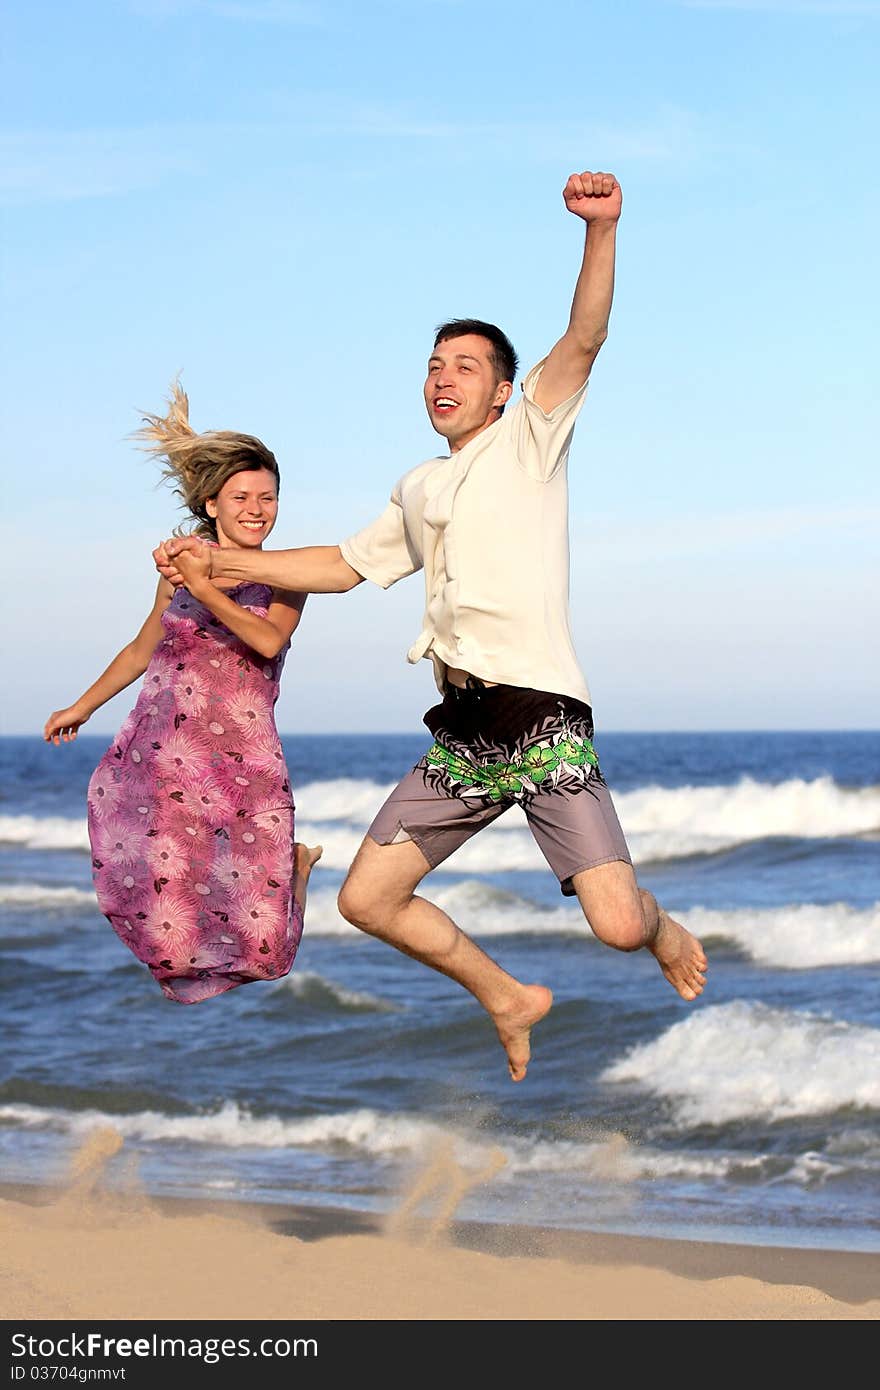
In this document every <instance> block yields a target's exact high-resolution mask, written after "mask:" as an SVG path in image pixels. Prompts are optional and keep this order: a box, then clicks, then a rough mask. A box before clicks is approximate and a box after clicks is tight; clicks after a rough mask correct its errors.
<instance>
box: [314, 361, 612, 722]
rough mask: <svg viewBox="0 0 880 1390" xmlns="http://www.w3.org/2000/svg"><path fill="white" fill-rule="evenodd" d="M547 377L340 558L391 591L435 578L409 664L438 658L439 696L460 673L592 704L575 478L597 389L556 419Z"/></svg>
mask: <svg viewBox="0 0 880 1390" xmlns="http://www.w3.org/2000/svg"><path fill="white" fill-rule="evenodd" d="M543 365H544V363H543V362H539V363H538V365H537V366H536V367H533V368H532V370H531V371H530V372H529V374H528V376H527V377H526V379H525V381H524V382H523V388H522V396H521V398H520V399H519V401H518V402H517V403H516V405H514V406H508V407H507V410H506V411H505V412H504V414H503V415H502V417H501V419H500V420H497V421H496V422H495V423H494V424H493V425H490V426H489V427H488V429H485V430H483V431H482V432H481V433H480V434H478V435H476V436H475V438H474V439H472V440H471V441H470V442H469V443H468V444H466V445H465V446H464V448H463V449H460V450H459V451H458V452H457V453H454V454H451V455H449V456H448V457H442V458H433V459H429V460H428V461H427V462H426V463H422V464H419V465H418V467H416V468H413V469H412V470H411V471H410V472H409V473H406V474H405V475H404V476H403V477H402V478H401V479H400V481H399V483H398V484H397V485H396V487H395V488H394V491H393V492H392V494H391V500H390V502H389V503H388V506H387V507H386V508H385V511H384V512H383V513H382V515H381V516H380V517H378V518H377V519H376V520H375V521H374V522H373V523H372V524H371V525H369V526H367V527H365V528H364V530H362V531H358V533H357V534H356V535H354V536H350V537H349V538H348V539H347V540H344V541H342V543H341V545H340V549H341V551H342V554H343V556H344V557H345V559H346V560H347V562H348V564H350V565H351V567H352V569H354V570H357V572H358V574H361V575H363V576H364V578H365V579H369V580H371V581H372V582H373V583H374V584H378V585H380V586H381V587H382V588H383V589H387V588H390V586H391V585H392V584H395V583H396V582H397V580H398V579H403V578H405V576H406V575H408V574H414V573H415V571H416V570H417V569H422V568H423V569H424V571H425V615H424V620H423V625H422V631H421V633H420V634H419V636H418V637H417V639H416V641H415V642H414V643H413V645H412V647H411V648H410V650H409V652H408V653H407V659H408V660H409V661H411V662H416V661H418V660H419V659H420V658H421V657H430V658H431V659H432V660H433V663H434V673H435V677H436V681H437V685H438V688H439V689H440V690H442V689H443V686H444V678H445V672H446V667H447V666H454V667H459V668H460V669H462V670H465V671H469V672H470V673H471V674H472V675H474V676H480V677H482V678H483V679H484V680H487V681H494V682H497V683H499V684H504V685H517V686H522V687H524V688H527V689H533V690H548V691H551V692H552V693H554V694H559V695H572V696H574V697H575V699H578V700H583V701H584V702H585V703H586V704H589V703H590V693H589V690H588V689H587V683H586V680H585V679H584V676H583V673H582V671H581V669H580V665H579V664H578V659H577V656H576V655H575V650H574V644H573V642H572V636H571V626H570V621H569V611H568V585H569V549H568V477H567V467H566V465H567V462H568V451H569V446H570V444H571V436H572V431H573V429H574V423H575V420H576V418H577V414H578V411H579V410H580V408H581V405H582V404H583V401H584V397H585V395H586V390H587V386H586V382H585V383H584V385H583V386H582V387H581V388H580V390H579V391H577V392H576V393H575V395H573V396H571V397H570V398H569V399H568V400H567V401H563V402H562V403H561V404H560V405H557V406H555V407H554V408H553V410H551V411H550V412H549V413H545V412H544V411H543V410H542V409H541V407H540V406H539V405H537V404H536V403H535V399H534V392H535V386H536V384H537V381H538V378H539V377H540V374H541V370H542V368H543Z"/></svg>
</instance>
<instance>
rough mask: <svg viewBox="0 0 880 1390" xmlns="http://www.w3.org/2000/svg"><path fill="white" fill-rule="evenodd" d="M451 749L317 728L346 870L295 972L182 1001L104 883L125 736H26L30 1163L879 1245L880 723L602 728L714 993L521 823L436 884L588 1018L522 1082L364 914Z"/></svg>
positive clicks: (338, 860)
mask: <svg viewBox="0 0 880 1390" xmlns="http://www.w3.org/2000/svg"><path fill="white" fill-rule="evenodd" d="M429 742H430V740H429V737H428V735H427V733H425V734H424V735H420V734H418V733H416V734H388V735H385V734H348V735H338V736H337V735H330V734H328V735H321V736H313V735H309V736H306V735H299V734H292V735H285V736H284V737H283V743H284V748H285V753H286V755H287V759H288V764H289V767H290V770H291V774H292V777H293V781H294V786H295V793H296V803H297V838H299V839H302V840H305V841H307V842H309V843H316V842H320V843H322V844H323V846H324V855H323V859H322V860H321V862H320V864H319V866H318V867H317V869H316V870H315V872H314V874H313V876H312V880H311V885H310V889H309V897H308V904H307V910H306V925H305V931H304V935H303V940H302V945H301V947H300V952H299V955H298V957H297V960H296V962H295V964H294V967H293V969H292V971H291V972H290V974H289V975H288V976H286V977H285V978H284V979H281V980H277V981H274V982H260V983H254V984H250V985H247V986H244V987H242V988H239V989H236V990H232V991H230V992H229V993H227V994H224V995H221V996H219V997H217V998H215V999H211V1000H208V1001H206V1002H204V1003H200V1004H196V1005H191V1006H184V1005H179V1004H175V1003H172V1002H170V1001H168V1000H166V999H165V998H164V996H163V995H162V994H161V992H160V990H159V988H158V987H157V985H156V984H155V983H154V982H153V981H152V979H151V977H150V976H149V973H148V972H147V970H146V969H145V967H143V966H142V965H140V964H139V963H138V962H137V961H136V960H135V959H134V957H133V956H131V955H130V954H129V953H128V952H127V950H126V949H125V947H124V946H123V945H122V944H121V943H120V942H119V941H118V940H117V938H116V936H115V935H114V934H113V932H112V930H111V929H110V926H109V925H108V924H107V922H106V921H105V920H104V918H103V917H102V916H101V914H100V913H99V911H98V908H97V904H96V901H95V897H94V893H93V891H92V886H91V878H90V864H89V853H88V839H87V834H86V819H85V794H86V786H87V782H88V779H89V776H90V773H91V771H92V769H93V767H94V766H95V764H96V763H97V762H98V760H99V758H100V756H101V755H102V753H103V752H104V750H105V748H106V746H107V744H108V743H109V739H108V738H105V737H97V736H87V735H85V734H83V735H81V736H80V737H79V739H78V740H77V741H76V742H75V743H72V744H69V745H62V746H60V747H57V748H56V747H54V746H51V745H46V744H44V743H43V742H42V741H41V739H40V737H39V736H34V737H31V738H27V737H6V738H3V739H0V770H2V776H0V802H2V804H0V951H2V968H0V1011H2V1020H3V1022H2V1029H3V1038H4V1044H5V1045H4V1047H3V1057H2V1063H0V1068H2V1070H0V1078H2V1082H0V1163H2V1174H3V1180H4V1181H5V1182H8V1183H16V1184H21V1183H24V1184H38V1185H43V1184H49V1185H55V1184H58V1183H64V1182H65V1180H66V1177H67V1175H69V1174H70V1173H71V1172H72V1171H73V1166H74V1165H75V1163H76V1160H77V1154H79V1153H81V1152H82V1151H83V1149H84V1147H87V1146H88V1144H89V1143H90V1141H91V1142H93V1141H94V1135H95V1131H102V1132H106V1131H113V1132H115V1135H116V1136H118V1140H119V1141H121V1144H120V1147H119V1149H118V1152H117V1153H116V1155H115V1157H113V1158H111V1159H110V1160H109V1161H108V1163H107V1167H106V1170H105V1173H104V1181H105V1182H106V1183H108V1184H110V1185H111V1186H112V1185H113V1184H120V1185H124V1184H126V1183H127V1184H130V1183H131V1182H132V1181H133V1180H135V1179H133V1174H134V1175H135V1178H136V1181H137V1183H138V1184H140V1187H141V1189H142V1190H144V1191H146V1192H147V1193H148V1194H152V1195H154V1196H155V1197H157V1198H163V1197H177V1198H183V1199H184V1200H186V1199H189V1200H193V1201H196V1200H198V1201H199V1202H200V1203H202V1202H204V1201H205V1200H209V1201H213V1202H215V1203H216V1204H217V1206H218V1208H222V1204H223V1203H224V1202H230V1201H236V1202H247V1203H275V1204H282V1205H295V1206H299V1207H303V1206H304V1207H309V1208H312V1207H320V1208H333V1209H336V1210H340V1209H342V1210H344V1211H349V1212H357V1213H369V1214H373V1215H380V1216H383V1217H385V1216H387V1217H389V1218H393V1217H394V1216H395V1214H399V1213H401V1212H410V1213H416V1214H423V1215H424V1216H425V1217H427V1218H429V1219H437V1214H438V1213H440V1214H442V1215H443V1216H444V1218H450V1217H452V1216H454V1217H455V1218H456V1219H458V1220H462V1221H465V1220H466V1221H479V1222H488V1223H503V1224H504V1225H507V1226H522V1227H524V1228H525V1227H536V1226H537V1227H550V1228H559V1229H563V1230H567V1231H571V1230H576V1231H589V1232H600V1233H601V1232H618V1233H625V1234H641V1235H660V1236H666V1237H673V1238H682V1239H703V1240H713V1241H729V1242H738V1243H741V1242H745V1243H756V1244H764V1245H767V1244H769V1245H779V1246H796V1247H802V1248H805V1247H806V1248H829V1249H837V1250H861V1251H878V1250H880V1201H878V1195H880V1002H878V986H880V732H864V733H860V732H840V733H833V732H832V733H818V732H817V733H810V732H792V733H782V732H774V733H755V732H736V731H729V732H719V733H665V734H664V733H650V734H648V733H618V732H615V733H607V734H604V735H603V734H602V732H601V730H600V731H599V732H598V733H597V737H596V747H597V750H598V753H599V757H600V760H601V763H602V768H603V772H604V774H605V777H606V780H607V781H608V783H609V785H610V787H611V789H612V792H613V795H614V799H615V804H616V806H617V809H618V814H619V816H620V819H621V822H622V825H623V828H624V830H625V832H626V835H627V838H628V841H629V844H630V846H631V849H632V852H633V858H634V861H635V863H636V868H637V874H638V877H639V881H640V882H641V883H642V884H643V885H644V886H645V887H647V888H650V889H651V890H652V891H653V892H654V893H655V894H656V895H657V897H658V899H659V900H660V902H661V903H662V904H663V905H664V906H665V907H666V908H667V910H669V911H670V912H671V913H672V914H673V915H674V916H677V917H678V918H679V920H681V921H682V922H684V923H685V924H686V925H687V927H689V928H690V930H691V931H693V932H695V933H696V934H697V935H698V936H699V937H700V939H701V940H702V942H703V943H704V945H705V947H706V950H707V953H708V956H709V961H710V965H709V972H708V984H707V988H706V990H705V992H704V993H703V995H702V996H701V997H700V999H699V1000H697V1001H696V1002H694V1003H690V1004H689V1003H685V1002H684V1001H683V1000H681V999H680V998H679V997H678V995H677V994H676V993H675V991H674V990H673V989H672V988H671V987H670V986H669V985H668V984H667V982H666V981H665V980H664V979H663V977H662V975H661V973H660V971H659V969H658V967H657V965H656V963H655V962H654V960H653V959H652V958H651V957H650V956H649V955H648V953H646V952H644V951H640V952H636V953H632V954H625V953H621V952H616V951H614V950H611V949H609V948H608V947H606V946H603V945H602V944H601V943H600V942H598V941H597V940H596V939H595V938H594V937H593V936H592V935H591V933H590V930H589V928H588V927H587V925H586V922H585V921H584V919H583V917H582V915H581V912H580V909H579V907H578V905H577V903H576V902H574V901H572V900H570V899H564V898H563V897H562V896H561V894H560V891H559V886H558V884H557V882H556V880H555V879H554V877H553V875H552V874H551V872H550V870H549V869H548V868H547V866H546V865H545V863H544V861H543V859H542V858H541V855H540V853H539V851H538V850H537V848H536V846H535V844H534V842H533V841H532V839H531V837H530V835H529V832H528V830H527V828H526V825H525V821H524V819H523V817H522V815H521V813H520V811H519V810H518V809H516V808H514V809H512V810H511V811H509V812H508V813H507V814H505V815H504V816H502V817H501V819H500V820H499V821H498V822H497V823H496V824H495V825H493V826H491V827H490V828H489V829H487V830H485V831H483V832H481V833H480V834H478V835H477V836H476V837H475V838H474V839H473V840H472V841H471V842H470V843H469V844H468V845H466V846H465V847H464V848H463V849H462V850H460V851H459V852H458V853H457V854H456V855H454V856H453V857H452V859H450V860H449V861H448V863H447V864H445V865H444V866H443V867H442V868H441V869H439V870H437V871H436V872H435V873H433V874H432V875H431V876H430V877H429V878H428V879H427V880H426V882H425V884H424V888H423V891H424V893H425V895H426V896H427V897H429V898H430V899H431V900H432V901H434V902H436V903H437V904H439V905H440V906H441V907H443V908H444V909H445V910H446V911H448V912H449V913H450V914H451V915H452V916H453V917H454V919H455V920H456V921H457V922H458V923H459V925H460V926H461V927H462V928H463V929H464V930H465V931H467V932H468V933H470V934H471V935H472V936H473V937H474V938H475V939H476V940H477V941H479V942H480V944H481V945H482V946H483V948H484V949H485V950H487V951H488V952H489V954H490V955H492V956H493V957H494V958H495V959H496V960H497V961H498V962H499V963H500V964H502V965H503V966H504V967H505V969H507V970H508V971H510V972H512V973H513V974H515V975H516V976H518V977H519V978H520V979H522V980H524V981H527V982H542V983H544V984H547V985H549V986H550V987H551V988H552V989H553V991H554V994H555V1004H554V1007H553V1009H552V1011H551V1013H550V1014H549V1015H548V1017H547V1018H546V1019H545V1020H544V1021H543V1022H542V1023H541V1024H540V1025H539V1026H538V1028H537V1029H536V1030H535V1033H534V1036H533V1055H532V1062H531V1066H530V1068H529V1073H528V1076H527V1078H526V1080H525V1081H524V1082H523V1083H521V1084H519V1085H514V1084H513V1083H511V1081H510V1080H509V1078H508V1073H507V1067H506V1065H505V1059H504V1055H503V1053H502V1051H501V1049H500V1047H499V1045H498V1042H497V1040H496V1038H495V1034H494V1030H493V1029H492V1026H491V1024H490V1022H489V1021H488V1019H487V1018H486V1016H485V1015H484V1014H483V1012H482V1010H481V1009H480V1008H479V1006H478V1005H477V1004H476V1003H475V1001H474V1000H473V999H472V998H471V996H470V995H469V994H467V993H466V992H465V991H463V990H462V989H460V988H459V987H458V986H457V985H455V984H454V983H453V982H451V981H450V980H448V979H447V978H446V977H444V976H442V975H439V974H436V973H434V972H433V971H431V970H429V969H427V968H426V967H425V966H423V965H420V964H419V963H418V962H416V961H414V960H412V959H411V958H410V957H408V956H406V955H404V954H401V953H399V952H398V951H395V950H394V949H393V948H391V947H389V946H387V945H385V944H384V943H382V942H380V941H377V940H374V939H372V938H370V937H367V936H365V935H363V934H362V933H360V932H358V931H357V930H356V929H355V928H353V927H351V926H349V925H348V924H347V923H346V922H344V921H343V920H342V918H341V917H340V916H339V914H338V911H337V908H336V896H337V892H338V889H339V887H340V884H341V883H342V880H343V877H344V874H345V870H346V868H347V866H348V865H349V863H350V862H351V860H352V858H353V856H354V854H355V852H356V850H357V847H358V845H359V843H360V841H361V839H362V837H363V835H364V833H365V830H366V827H367V826H368V824H369V822H370V820H371V818H372V816H373V814H374V813H375V811H376V810H377V808H378V807H379V805H380V804H381V802H382V800H383V799H384V797H385V795H386V794H387V793H388V791H390V789H391V787H392V786H393V784H394V783H395V782H396V780H397V779H398V778H399V777H400V776H401V775H402V774H403V773H404V772H405V771H407V770H408V769H409V768H410V767H411V766H412V764H413V763H414V762H415V761H417V759H418V758H419V756H420V755H421V753H422V752H423V751H424V749H425V748H426V746H427V744H428V743H429Z"/></svg>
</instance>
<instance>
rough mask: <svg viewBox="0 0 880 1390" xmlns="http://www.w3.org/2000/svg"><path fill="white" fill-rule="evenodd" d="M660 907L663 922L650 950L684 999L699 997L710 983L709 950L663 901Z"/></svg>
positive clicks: (660, 923)
mask: <svg viewBox="0 0 880 1390" xmlns="http://www.w3.org/2000/svg"><path fill="white" fill-rule="evenodd" d="M657 910H658V912H659V914H660V922H659V925H658V927H657V934H656V936H655V937H654V940H653V941H652V942H651V943H650V945H649V946H648V950H649V951H650V952H651V955H652V956H654V957H655V959H656V961H657V964H658V965H659V966H660V969H661V970H662V971H663V974H664V975H665V976H666V978H667V980H668V981H669V983H670V984H671V985H672V987H673V989H677V990H678V992H679V994H680V995H681V997H682V999H696V997H697V995H698V994H702V992H703V987H704V985H705V983H706V974H705V972H706V970H707V969H708V966H709V962H708V961H707V959H706V953H705V951H704V950H703V947H702V945H701V943H700V942H699V941H698V940H697V938H696V937H695V936H692V935H691V933H690V932H689V931H688V930H687V929H686V928H685V927H683V926H682V925H681V923H680V922H676V921H675V920H674V919H673V918H672V917H670V916H669V913H668V912H664V911H663V908H662V907H660V906H659V904H658V908H657Z"/></svg>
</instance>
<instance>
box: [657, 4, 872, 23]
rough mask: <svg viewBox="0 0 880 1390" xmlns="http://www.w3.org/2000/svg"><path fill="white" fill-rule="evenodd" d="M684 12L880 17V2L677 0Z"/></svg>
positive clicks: (839, 17) (840, 17)
mask: <svg viewBox="0 0 880 1390" xmlns="http://www.w3.org/2000/svg"><path fill="white" fill-rule="evenodd" d="M677 3H678V4H679V5H680V6H683V7H684V8H685V9H687V10H755V11H762V12H765V13H768V14H769V13H773V14H823V15H831V16H832V17H834V18H838V19H842V18H844V17H845V16H849V15H866V16H868V17H878V16H880V0H677Z"/></svg>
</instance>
